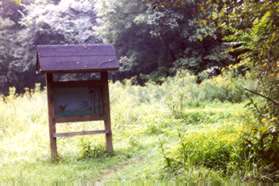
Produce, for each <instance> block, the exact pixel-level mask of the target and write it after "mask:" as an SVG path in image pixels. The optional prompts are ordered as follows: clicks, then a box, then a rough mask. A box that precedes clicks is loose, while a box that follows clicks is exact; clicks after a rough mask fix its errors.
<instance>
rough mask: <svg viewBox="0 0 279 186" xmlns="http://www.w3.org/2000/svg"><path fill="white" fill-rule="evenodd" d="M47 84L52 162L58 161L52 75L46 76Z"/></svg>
mask: <svg viewBox="0 0 279 186" xmlns="http://www.w3.org/2000/svg"><path fill="white" fill-rule="evenodd" d="M46 82H47V98H48V120H49V121H48V125H49V139H50V152H51V160H53V161H55V160H57V158H58V156H57V144H56V137H55V134H56V122H55V118H54V106H53V87H52V83H53V77H52V74H49V73H47V74H46Z"/></svg>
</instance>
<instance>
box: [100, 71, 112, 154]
mask: <svg viewBox="0 0 279 186" xmlns="http://www.w3.org/2000/svg"><path fill="white" fill-rule="evenodd" d="M101 80H102V82H103V84H104V86H103V87H104V88H103V94H104V96H103V98H104V124H105V130H106V150H107V152H109V153H112V152H113V146H112V131H111V120H110V102H109V86H108V72H101Z"/></svg>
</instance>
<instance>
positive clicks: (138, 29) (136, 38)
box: [97, 0, 233, 75]
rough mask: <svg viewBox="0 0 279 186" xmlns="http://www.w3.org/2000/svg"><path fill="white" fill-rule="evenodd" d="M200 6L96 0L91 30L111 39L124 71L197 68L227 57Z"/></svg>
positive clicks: (221, 63)
mask: <svg viewBox="0 0 279 186" xmlns="http://www.w3.org/2000/svg"><path fill="white" fill-rule="evenodd" d="M171 5H172V4H171ZM205 6H206V5H201V4H200V3H196V2H195V1H186V2H185V4H184V5H183V6H179V7H177V6H157V4H155V6H153V4H152V3H151V2H147V1H136V0H132V1H125V0H121V1H118V0H105V1H99V2H98V6H97V15H98V17H99V25H100V26H98V27H97V33H98V35H99V36H101V38H102V39H103V40H104V41H105V42H112V43H114V44H115V45H116V48H117V49H118V52H119V56H121V57H122V58H121V62H122V66H123V69H124V70H127V71H128V72H129V74H130V75H139V73H150V72H154V71H156V72H159V73H161V74H164V73H165V74H170V73H172V72H173V71H175V70H176V69H178V68H187V69H189V70H191V71H193V72H194V73H196V74H198V73H199V72H201V71H203V70H206V69H209V68H214V67H215V68H216V67H217V68H219V67H224V66H227V65H228V64H230V63H232V61H233V59H232V56H231V55H229V54H228V51H227V50H226V48H227V47H226V46H225V45H224V43H223V41H222V38H221V37H220V36H221V35H220V33H219V32H218V29H216V28H217V27H216V25H215V24H214V22H209V21H206V20H205V19H201V18H203V16H204V11H203V10H202V8H206V7H205ZM205 11H208V10H205Z"/></svg>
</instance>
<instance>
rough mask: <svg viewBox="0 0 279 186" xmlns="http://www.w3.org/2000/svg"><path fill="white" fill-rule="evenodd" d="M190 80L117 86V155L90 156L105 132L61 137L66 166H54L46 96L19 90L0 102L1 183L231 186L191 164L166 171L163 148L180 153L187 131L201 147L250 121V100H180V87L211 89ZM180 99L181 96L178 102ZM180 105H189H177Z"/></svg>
mask: <svg viewBox="0 0 279 186" xmlns="http://www.w3.org/2000/svg"><path fill="white" fill-rule="evenodd" d="M188 76H189V75H184V76H182V77H175V78H173V79H171V78H170V79H168V80H167V81H166V83H164V84H163V85H161V86H159V85H154V84H153V83H148V84H147V85H146V86H144V87H141V86H132V85H131V84H130V83H129V81H127V82H126V83H124V84H122V83H119V82H116V83H114V84H112V83H111V84H110V90H111V92H110V95H111V116H112V130H113V144H114V149H115V152H114V154H113V155H112V156H109V155H106V154H105V153H103V152H102V150H101V149H99V151H96V153H100V154H97V155H94V154H93V155H92V156H93V157H95V158H92V157H91V156H88V157H89V158H85V157H87V156H84V152H83V150H82V149H83V147H84V144H87V145H89V146H90V148H92V150H94V148H95V147H97V146H99V147H100V146H104V144H105V140H104V136H103V135H99V136H86V137H74V138H67V139H58V151H59V155H60V161H59V162H57V163H52V162H51V161H50V155H49V136H48V118H47V102H46V100H47V99H46V92H45V91H40V90H39V89H36V90H34V91H31V93H26V94H24V95H15V94H14V91H13V90H11V93H10V96H8V97H2V98H1V99H0V113H1V114H0V159H1V162H0V170H1V171H0V183H1V182H2V183H11V184H14V183H15V184H16V183H20V184H23V185H26V184H35V185H36V183H45V184H54V183H75V184H88V183H91V184H92V183H94V182H96V181H99V182H101V183H104V182H109V183H113V184H121V185H122V184H125V183H126V184H127V183H131V182H134V183H138V184H140V183H144V182H146V183H147V181H150V180H151V181H150V182H149V183H148V184H151V185H152V180H154V182H156V181H157V182H159V181H160V182H162V184H166V183H170V184H174V183H176V182H177V181H178V182H182V183H183V179H184V181H185V180H187V181H189V182H193V183H195V182H204V181H213V182H216V181H217V182H220V183H223V182H227V181H228V178H227V177H226V176H225V177H224V175H222V174H219V173H218V171H217V172H216V171H214V170H210V169H207V168H204V167H187V169H184V170H187V171H185V172H184V173H183V174H180V175H177V177H173V179H171V180H169V177H168V173H167V172H166V171H165V163H164V158H163V155H162V152H161V148H160V146H161V144H163V146H164V148H166V150H167V151H169V150H170V151H173V152H175V149H176V146H177V145H178V144H179V140H180V139H179V135H180V134H184V135H186V137H185V139H187V138H188V139H189V140H190V141H191V140H192V141H191V143H193V146H195V145H198V144H200V143H202V142H203V141H204V140H205V139H206V138H207V137H208V139H215V137H217V136H220V138H218V137H217V138H216V139H223V138H224V141H225V142H230V141H234V140H237V137H238V135H239V133H240V129H241V127H242V126H243V124H245V122H246V121H247V118H246V117H249V116H250V115H249V113H247V111H246V110H245V109H244V107H243V106H244V104H245V103H234V104H233V103H230V102H225V103H224V102H220V100H214V101H210V99H211V98H210V99H209V100H208V101H207V100H206V99H205V98H204V97H203V98H198V97H197V95H195V96H194V97H192V98H193V99H194V98H195V99H201V100H198V102H195V104H194V105H192V100H191V97H184V98H179V95H181V93H182V92H181V91H175V90H178V89H183V90H184V91H191V87H194V86H195V87H196V88H195V90H193V91H194V92H198V90H196V89H199V88H201V89H204V87H203V85H200V87H197V85H194V84H193V83H194V82H192V79H191V78H193V77H188ZM189 79H190V80H189ZM185 81H186V82H185ZM218 81H220V80H218ZM181 83H182V84H183V86H182V85H181ZM206 83H207V84H208V83H209V82H206ZM214 83H215V82H213V85H214ZM213 85H212V86H213ZM213 89H214V88H213ZM224 89H225V88H224ZM212 91H214V90H211V92H212ZM218 91H220V90H218ZM194 92H192V93H191V94H193V93H194ZM186 94H187V95H188V96H189V94H190V93H189V92H186V93H185V95H186ZM217 94H220V92H218V93H217ZM170 96H172V97H170ZM211 96H212V94H211ZM175 97H176V98H179V99H173V98H175ZM222 97H223V95H222ZM170 101H171V103H170ZM180 102H182V106H181V107H178V108H174V107H173V105H175V104H180ZM197 103H198V104H197ZM245 118H246V119H245ZM103 127H104V126H103V122H85V123H66V124H61V125H60V124H59V125H58V126H57V131H59V132H62V131H63V132H65V131H79V130H89V129H101V128H103ZM202 136H204V137H205V138H203V137H202ZM221 141H222V140H221ZM84 142H85V143H84ZM205 144H206V143H205ZM204 148H206V147H204ZM102 153H103V154H102ZM90 157H91V158H90ZM164 180H165V181H164ZM169 181H170V182H169Z"/></svg>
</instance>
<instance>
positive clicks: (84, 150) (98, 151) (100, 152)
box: [79, 139, 109, 159]
mask: <svg viewBox="0 0 279 186" xmlns="http://www.w3.org/2000/svg"><path fill="white" fill-rule="evenodd" d="M79 146H80V152H79V154H80V155H79V159H90V158H104V157H107V156H108V155H109V154H108V153H107V152H106V151H105V148H104V146H102V145H100V144H93V143H92V142H91V141H89V140H85V139H82V140H81V142H80V145H79Z"/></svg>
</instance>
